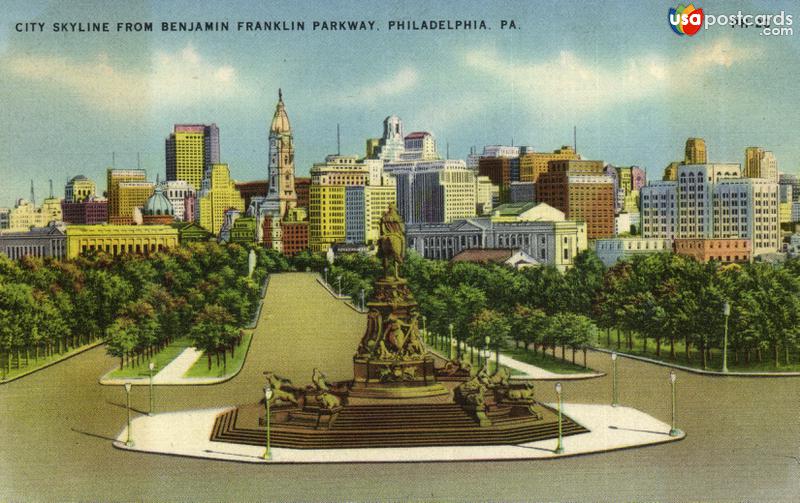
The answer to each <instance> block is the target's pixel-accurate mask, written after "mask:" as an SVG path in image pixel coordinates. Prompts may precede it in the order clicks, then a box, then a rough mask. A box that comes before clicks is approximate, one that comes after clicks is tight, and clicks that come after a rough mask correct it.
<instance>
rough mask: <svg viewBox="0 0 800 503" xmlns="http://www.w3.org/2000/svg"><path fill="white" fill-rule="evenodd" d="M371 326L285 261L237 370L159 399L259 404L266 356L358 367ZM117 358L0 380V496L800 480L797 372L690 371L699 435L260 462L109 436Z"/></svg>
mask: <svg viewBox="0 0 800 503" xmlns="http://www.w3.org/2000/svg"><path fill="white" fill-rule="evenodd" d="M363 329H364V317H363V315H360V314H357V313H355V312H354V311H352V310H351V309H350V308H348V307H346V306H344V305H343V304H342V303H340V302H338V301H335V300H334V299H333V298H332V297H331V296H330V295H329V294H328V293H327V292H325V290H323V289H322V288H321V287H319V286H318V285H317V283H316V282H315V279H314V276H313V275H310V274H305V273H291V274H280V275H274V276H273V277H272V279H271V283H270V287H269V289H268V291H267V298H266V300H265V306H264V309H263V311H262V317H261V320H260V322H259V326H258V329H257V331H256V335H255V336H254V338H253V342H252V347H251V350H250V354H249V355H248V358H247V360H246V363H245V365H244V367H243V368H242V372H241V373H240V374H239V375H238V376H237V377H236V378H234V379H232V380H231V381H228V382H226V383H223V384H219V385H213V386H194V387H188V386H175V387H160V388H157V395H156V407H157V409H158V410H159V411H164V410H183V409H193V408H202V407H219V406H226V405H234V404H238V403H247V402H254V401H256V400H258V399H259V398H260V394H261V388H262V385H263V376H262V372H263V371H264V370H266V369H272V370H275V371H276V372H278V373H280V374H282V375H284V376H285V377H288V378H291V379H292V380H294V381H295V383H297V384H303V383H306V382H308V381H309V380H310V376H311V370H312V369H313V368H314V367H320V368H322V369H323V370H324V371H325V372H326V373H327V374H328V377H329V378H331V379H332V380H337V379H347V378H349V377H351V372H352V360H351V358H352V354H353V352H354V351H355V347H356V344H357V343H358V341H359V339H360V337H361V334H362V331H363ZM589 363H590V365H591V366H593V367H595V368H598V369H601V370H606V371H608V370H609V365H608V363H609V362H608V356H607V355H603V354H599V353H598V354H595V353H592V354H590V356H589ZM618 363H619V365H618V367H619V371H620V373H619V380H620V385H621V391H620V399H621V401H622V403H624V404H625V405H631V406H634V407H637V408H639V409H642V410H644V411H646V412H648V413H650V414H652V415H654V416H656V417H658V418H660V419H662V420H667V421H668V420H669V384H668V382H667V370H666V369H664V368H663V367H658V366H654V365H650V364H647V363H641V362H634V361H631V360H626V359H620V360H618ZM114 365H115V361H114V360H113V359H112V358H110V357H108V356H106V355H105V352H104V349H103V348H97V349H94V350H91V351H88V352H86V353H83V354H81V355H78V356H76V357H74V358H71V359H69V360H67V361H65V362H63V363H60V364H58V365H54V366H52V367H49V368H47V369H44V370H42V371H40V372H37V373H35V374H32V375H30V376H28V377H25V378H23V379H20V380H18V381H14V382H11V383H9V384H6V385H2V386H0V410H2V416H0V417H1V418H2V419H1V420H0V446H2V448H0V500H2V501H9V500H13V501H28V500H51V501H52V500H59V501H64V500H102V501H109V500H125V501H131V500H146V501H155V500H184V501H186V500H191V501H208V500H216V501H219V500H239V501H241V500H275V501H294V500H306V501H307V500H343V499H347V500H403V501H407V500H437V501H464V500H483V501H490V500H497V501H511V500H519V501H523V500H524V501H531V500H571V501H575V500H591V501H596V500H658V501H669V500H675V501H679V500H680V501H684V500H690V499H692V500H697V499H704V500H714V501H721V500H737V501H741V500H756V501H766V500H772V501H791V500H796V498H797V494H798V493H800V420H799V419H800V378H781V379H764V378H762V379H757V378H749V379H744V378H719V377H701V376H697V375H693V374H687V373H683V372H679V373H678V378H679V379H678V422H679V424H678V426H679V427H681V428H683V429H685V430H686V431H687V433H688V437H687V439H686V440H684V441H682V442H678V443H675V444H670V445H664V446H656V447H648V448H642V449H632V450H626V451H618V452H613V453H607V454H599V455H592V456H584V457H576V458H566V459H560V460H552V461H533V462H528V461H525V462H496V463H420V464H370V465H357V464H353V465H306V466H303V465H283V466H278V465H274V466H258V465H249V464H238V463H230V462H219V461H209V460H195V459H188V458H177V457H171V456H160V455H151V454H141V453H131V452H124V451H119V450H116V449H114V448H113V447H112V446H111V441H110V440H111V438H112V437H114V436H116V435H117V434H118V433H119V431H120V430H121V429H122V427H123V425H124V422H125V408H124V398H125V397H124V392H123V391H122V390H121V388H120V387H106V386H100V385H99V384H97V379H98V378H99V376H101V375H102V374H104V373H105V372H106V371H108V369H110V368H111V367H113V366H114ZM551 386H552V383H549V384H544V383H542V384H540V385H539V386H538V389H537V393H538V396H539V398H541V399H545V400H552V399H553V392H552V389H551ZM565 398H566V400H568V401H578V402H606V401H608V400H609V398H610V378H609V377H605V378H601V379H593V380H590V381H581V382H574V383H565ZM132 402H133V406H134V408H138V409H141V410H146V407H147V403H148V396H147V388H146V387H141V388H135V389H134V391H133V397H132ZM135 433H136V432H135V431H134V436H135ZM565 448H566V450H567V451H569V439H565Z"/></svg>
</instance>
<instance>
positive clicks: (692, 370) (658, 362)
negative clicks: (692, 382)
mask: <svg viewBox="0 0 800 503" xmlns="http://www.w3.org/2000/svg"><path fill="white" fill-rule="evenodd" d="M591 349H592V351H597V352H599V353H608V354H611V353H617V355H619V356H621V357H625V358H630V359H631V360H638V361H641V362H646V363H653V364H655V365H660V366H662V367H669V368H673V369H678V370H682V371H684V372H690V373H692V374H699V375H705V376H711V377H800V372H720V371H718V370H703V369H696V368H692V367H686V366H685V365H678V364H675V363H670V362H665V361H661V360H656V359H654V358H647V357H646V356H639V355H632V354H628V353H621V352H619V351H615V350H612V349H606V348H591Z"/></svg>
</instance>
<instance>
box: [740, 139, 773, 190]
mask: <svg viewBox="0 0 800 503" xmlns="http://www.w3.org/2000/svg"><path fill="white" fill-rule="evenodd" d="M744 176H745V178H764V179H767V180H769V181H771V182H777V181H778V180H779V178H778V161H777V160H776V159H775V155H774V154H773V153H772V152H770V151H769V150H764V149H763V148H761V147H747V148H746V149H745V151H744Z"/></svg>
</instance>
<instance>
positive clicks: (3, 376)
mask: <svg viewBox="0 0 800 503" xmlns="http://www.w3.org/2000/svg"><path fill="white" fill-rule="evenodd" d="M95 345H97V341H93V342H90V343H89V344H84V345H83V346H78V347H77V348H71V349H70V350H69V351H64V352H62V353H61V354H58V353H53V354H52V355H50V356H43V355H42V354H41V352H40V353H39V358H38V359H34V358H33V351H31V352H30V358H29V359H28V362H27V365H26V364H25V353H24V352H22V353H21V354H20V362H19V363H20V368H16V367H15V366H16V365H17V361H16V356H15V357H14V359H13V360H12V365H11V371H10V372H6V371H0V382H3V381H8V380H11V379H14V378H15V377H17V376H19V375H22V374H27V373H28V372H32V371H34V370H36V369H39V368H41V367H44V366H45V365H48V364H50V363H53V362H57V361H59V360H63V359H65V358H69V357H70V356H72V355H74V354H75V353H80V352H81V351H83V350H85V349H88V348H90V347H93V346H95ZM3 363H5V362H3Z"/></svg>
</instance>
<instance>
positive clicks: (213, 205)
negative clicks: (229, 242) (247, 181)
mask: <svg viewBox="0 0 800 503" xmlns="http://www.w3.org/2000/svg"><path fill="white" fill-rule="evenodd" d="M206 185H207V187H206V188H204V189H203V190H201V191H200V192H199V193H198V194H197V207H198V209H199V211H200V218H199V223H200V225H201V226H202V227H203V228H205V229H206V230H208V231H210V232H212V233H214V234H217V233H219V231H220V229H221V228H222V223H223V220H224V218H225V211H226V210H229V209H231V208H233V209H236V210H239V211H240V212H244V210H245V208H244V199H242V196H241V195H240V194H239V191H238V190H236V185H235V184H234V183H233V180H231V172H230V170H229V169H228V165H227V164H214V165H213V166H212V167H211V176H210V177H209V179H208V183H207V184H206Z"/></svg>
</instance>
